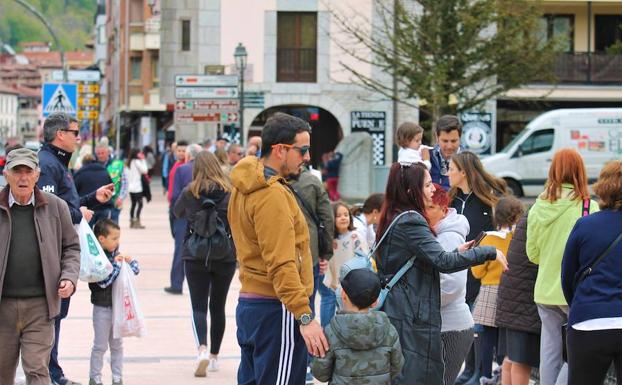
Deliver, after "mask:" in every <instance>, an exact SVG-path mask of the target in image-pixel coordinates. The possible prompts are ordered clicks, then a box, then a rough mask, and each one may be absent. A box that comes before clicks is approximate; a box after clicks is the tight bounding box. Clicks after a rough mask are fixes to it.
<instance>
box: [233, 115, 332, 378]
mask: <svg viewBox="0 0 622 385" xmlns="http://www.w3.org/2000/svg"><path fill="white" fill-rule="evenodd" d="M310 131H311V128H310V126H309V124H308V123H307V122H305V121H304V120H301V119H298V118H296V117H293V116H290V115H287V114H284V113H276V114H274V115H273V116H272V117H270V118H269V119H268V121H267V122H266V125H265V126H264V128H263V131H262V135H261V137H262V148H261V158H257V157H254V156H248V157H246V158H244V159H242V160H241V161H240V162H239V163H238V164H237V165H236V166H235V167H234V168H233V170H232V171H231V182H232V184H233V190H232V192H231V199H230V201H229V209H228V213H227V215H228V218H229V224H230V226H231V233H232V235H233V239H234V241H235V246H236V250H237V259H238V262H239V265H240V270H239V271H240V273H239V275H240V281H241V283H242V288H241V289H240V298H239V301H238V307H237V309H236V322H237V327H238V332H237V337H238V344H239V345H240V347H241V350H242V358H241V362H240V367H239V369H238V383H241V384H250V383H254V384H257V385H264V384H275V383H277V384H283V385H286V384H290V385H293V384H296V385H298V384H304V383H305V376H306V367H307V352H308V353H309V354H313V355H315V356H321V357H324V355H325V353H326V351H327V350H328V343H327V342H326V337H325V336H324V333H323V331H322V328H321V327H320V324H319V323H318V322H317V321H316V320H314V319H313V318H314V315H313V312H312V310H311V305H310V299H309V297H311V295H312V294H313V261H312V257H311V252H310V248H309V231H308V229H307V222H306V220H305V217H304V215H303V213H302V211H301V210H300V208H299V206H298V203H297V201H296V198H295V197H294V195H293V193H292V192H291V190H290V189H289V187H288V186H287V182H286V178H288V177H291V176H293V175H297V174H299V173H300V170H301V167H302V166H303V164H305V163H306V162H308V161H309V160H310V156H309V148H310V141H311V137H310ZM305 347H306V348H305Z"/></svg>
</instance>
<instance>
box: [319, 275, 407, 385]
mask: <svg viewBox="0 0 622 385" xmlns="http://www.w3.org/2000/svg"><path fill="white" fill-rule="evenodd" d="M341 288H342V290H341V300H342V302H343V307H342V309H341V310H340V311H339V312H337V314H336V315H335V317H333V319H332V320H331V322H330V324H329V325H328V326H327V327H326V328H325V330H324V332H325V334H326V338H327V339H328V343H329V345H330V349H329V351H328V352H327V353H326V356H325V357H324V358H319V357H315V358H314V359H313V364H312V365H311V371H312V373H313V375H314V376H315V378H317V379H318V380H320V381H323V382H326V381H328V383H329V384H330V385H341V384H353V383H356V384H369V385H376V384H378V385H380V384H386V385H389V384H390V383H391V379H392V378H394V377H395V376H397V375H398V374H399V373H400V371H401V370H402V366H403V365H404V356H403V355H402V347H401V346H400V341H399V337H398V334H397V331H396V330H395V327H394V326H393V325H391V322H390V321H389V318H388V317H387V315H386V314H385V313H384V312H380V311H371V310H370V308H372V307H373V306H374V305H375V303H376V300H377V299H378V295H379V294H380V280H379V279H378V276H377V275H376V274H375V273H374V272H372V271H371V270H368V269H354V270H351V271H350V272H349V273H347V274H346V275H345V277H344V278H343V279H342V280H341Z"/></svg>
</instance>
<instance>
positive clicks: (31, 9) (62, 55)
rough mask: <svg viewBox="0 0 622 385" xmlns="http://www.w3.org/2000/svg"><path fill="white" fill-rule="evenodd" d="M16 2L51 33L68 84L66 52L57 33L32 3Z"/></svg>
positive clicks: (16, 0) (64, 79)
mask: <svg viewBox="0 0 622 385" xmlns="http://www.w3.org/2000/svg"><path fill="white" fill-rule="evenodd" d="M15 2H16V3H18V4H19V5H21V6H22V7H24V8H26V9H27V10H28V11H29V12H30V13H32V14H33V15H35V16H36V17H37V18H38V19H39V20H40V21H41V22H42V23H43V25H44V26H45V28H47V30H48V31H49V32H50V35H51V36H52V39H54V44H56V48H57V49H58V51H59V52H60V61H61V65H62V67H63V82H65V83H66V82H67V62H66V61H65V50H64V49H63V47H62V46H61V45H60V41H59V40H58V37H57V36H56V33H54V29H53V28H52V26H51V25H50V23H49V22H48V21H47V19H46V18H45V17H44V16H43V14H42V13H41V12H39V11H38V10H37V9H36V8H35V7H33V6H32V5H30V3H28V2H27V1H25V0H15Z"/></svg>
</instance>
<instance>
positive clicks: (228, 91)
mask: <svg viewBox="0 0 622 385" xmlns="http://www.w3.org/2000/svg"><path fill="white" fill-rule="evenodd" d="M237 97H238V89H237V88H236V87H176V88H175V98H177V99H236V98H237Z"/></svg>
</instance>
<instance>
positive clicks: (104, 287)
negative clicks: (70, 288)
mask: <svg viewBox="0 0 622 385" xmlns="http://www.w3.org/2000/svg"><path fill="white" fill-rule="evenodd" d="M93 233H94V234H95V236H96V237H97V240H98V241H99V244H100V245H101V247H102V249H103V250H104V252H105V253H106V257H108V260H109V261H110V263H112V266H113V270H112V273H110V275H109V276H108V278H106V279H105V280H103V281H100V282H96V283H89V289H91V303H92V304H93V331H94V332H95V338H94V339H93V350H92V351H91V365H90V370H89V371H90V373H89V377H90V379H89V385H102V368H103V366H104V354H105V353H106V350H108V347H109V346H110V366H111V368H112V384H113V385H122V384H123V379H122V369H123V339H122V338H113V337H112V324H113V317H112V300H113V299H112V283H113V282H114V281H115V280H116V279H117V277H118V276H119V272H120V271H121V262H123V261H125V262H126V263H128V264H129V265H130V268H131V269H132V271H133V272H134V274H138V272H139V268H138V261H136V260H134V259H132V257H130V256H128V255H121V254H119V251H118V248H119V238H120V237H121V229H120V227H119V225H118V224H116V223H115V222H113V221H112V220H110V219H102V220H100V221H98V222H97V223H96V224H95V227H94V228H93Z"/></svg>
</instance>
